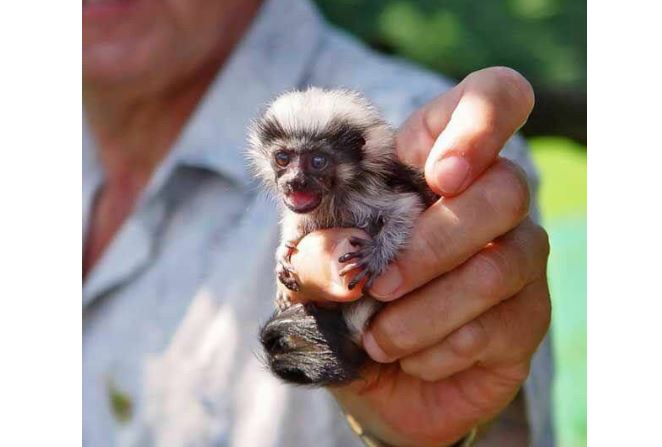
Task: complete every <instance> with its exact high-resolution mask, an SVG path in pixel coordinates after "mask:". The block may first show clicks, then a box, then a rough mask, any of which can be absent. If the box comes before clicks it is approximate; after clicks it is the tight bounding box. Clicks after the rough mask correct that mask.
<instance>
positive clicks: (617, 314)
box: [588, 0, 662, 447]
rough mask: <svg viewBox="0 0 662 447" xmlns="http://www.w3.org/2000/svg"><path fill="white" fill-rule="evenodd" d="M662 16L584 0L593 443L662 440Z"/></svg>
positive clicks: (637, 6)
mask: <svg viewBox="0 0 662 447" xmlns="http://www.w3.org/2000/svg"><path fill="white" fill-rule="evenodd" d="M660 12H661V11H660V6H659V4H658V3H657V2H650V1H644V0H635V1H628V2H606V1H604V0H592V1H590V2H589V11H588V17H589V28H588V29H589V40H588V43H589V64H588V73H589V83H588V100H589V110H588V118H589V120H588V135H589V142H588V148H589V149H588V151H589V157H588V158H589V185H588V196H589V198H588V200H589V204H588V218H589V225H588V264H589V265H588V320H589V322H588V371H589V377H588V434H589V436H588V439H589V445H590V446H597V447H601V446H611V445H615V446H621V445H631V446H639V445H641V446H648V445H651V446H652V445H660V443H661V442H662V440H661V439H662V437H661V435H660V433H659V428H660V424H661V422H660V416H661V415H662V411H661V410H660V404H661V403H662V393H661V392H660V389H661V382H662V361H661V360H660V357H661V354H662V347H661V346H660V344H661V342H662V336H661V334H660V329H661V328H662V306H661V303H662V286H661V285H660V280H662V262H661V261H660V254H661V250H662V246H661V243H660V242H661V241H662V235H661V234H660V233H661V232H662V218H661V210H662V198H661V196H662V159H661V157H660V153H661V151H662V143H661V138H660V132H661V131H662V113H661V111H660V110H661V107H662V93H661V92H662V71H661V67H660V59H661V58H660V54H662V25H661V24H660V17H661V16H662V14H661V13H660Z"/></svg>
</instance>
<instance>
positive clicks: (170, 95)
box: [83, 55, 225, 184]
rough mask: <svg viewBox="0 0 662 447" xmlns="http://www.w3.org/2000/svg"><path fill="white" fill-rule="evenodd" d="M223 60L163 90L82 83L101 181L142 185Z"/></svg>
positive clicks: (173, 139)
mask: <svg viewBox="0 0 662 447" xmlns="http://www.w3.org/2000/svg"><path fill="white" fill-rule="evenodd" d="M224 59H225V57H224V55H219V57H215V58H213V60H211V61H210V62H209V63H208V64H206V66H205V67H202V68H201V69H200V70H197V71H196V72H194V73H191V74H190V75H189V76H187V77H186V78H183V79H181V80H179V81H177V82H172V83H170V84H169V85H168V86H167V87H165V88H161V89H158V90H152V91H149V90H148V89H142V88H141V86H140V85H121V86H113V87H112V88H109V87H108V86H95V85H84V87H83V103H84V107H85V115H86V119H87V122H88V125H89V126H90V129H91V131H92V133H93V135H94V138H95V142H96V145H97V151H98V156H99V160H100V163H101V165H102V168H103V170H104V172H105V177H106V182H107V183H115V182H116V181H122V182H126V181H129V182H130V183H140V184H144V183H145V182H146V181H147V180H148V179H149V177H150V175H151V173H152V172H153V171H154V169H155V168H156V166H157V165H158V164H159V163H160V161H161V160H163V158H164V157H165V156H166V155H167V153H168V151H169V150H170V148H171V146H172V145H173V143H174V141H175V140H176V138H177V137H178V135H179V134H180V132H181V130H182V128H183V127H184V125H185V124H186V122H187V120H188V119H189V117H190V116H191V114H192V113H193V111H194V110H195V108H196V106H197V104H198V103H199V102H200V99H201V98H202V96H203V95H204V93H205V91H206V90H207V88H208V87H209V84H210V83H211V82H212V81H213V79H214V77H215V75H216V73H217V71H218V70H219V69H220V67H221V65H222V63H223V61H224Z"/></svg>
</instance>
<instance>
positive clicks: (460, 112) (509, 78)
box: [397, 67, 534, 196]
mask: <svg viewBox="0 0 662 447" xmlns="http://www.w3.org/2000/svg"><path fill="white" fill-rule="evenodd" d="M533 104H534V95H533V89H532V88H531V85H530V84H529V82H528V81H527V80H526V79H525V78H524V77H523V76H522V75H520V74H519V73H517V72H516V71H514V70H512V69H509V68H505V67H492V68H487V69H484V70H480V71H477V72H474V73H472V74H470V75H469V76H467V77H466V78H465V79H464V80H463V81H462V82H460V83H459V84H458V85H457V86H456V87H454V88H453V89H451V90H450V91H448V92H447V93H445V94H443V95H441V96H439V97H437V98H435V99H434V100H432V101H431V102H429V103H428V104H426V105H425V106H424V107H423V108H421V109H420V110H418V111H417V112H415V113H414V114H413V115H412V116H411V117H410V118H409V119H408V120H407V121H406V122H405V123H404V124H403V126H402V127H401V129H400V131H399V132H398V136H397V151H398V156H399V157H400V159H401V160H403V161H404V162H406V163H409V164H411V165H414V166H417V167H419V168H423V167H424V168H425V178H426V180H427V182H428V185H429V186H430V187H431V188H432V189H433V190H434V191H435V192H436V193H437V194H439V195H443V196H454V195H457V194H459V193H460V192H462V191H463V190H465V189H466V188H467V187H468V186H469V185H470V184H471V183H472V182H473V181H474V180H475V179H476V178H478V177H479V176H480V175H481V174H482V173H483V172H484V171H485V169H487V167H488V166H490V165H491V164H492V162H493V161H494V160H495V159H496V157H497V155H498V154H499V152H500V151H501V149H502V148H503V146H504V145H505V144H506V142H507V141H508V139H509V138H510V137H511V136H512V135H513V134H514V133H515V132H516V131H517V130H518V129H519V128H520V127H521V126H522V125H523V124H524V123H525V122H526V120H527V118H528V116H529V114H530V113H531V110H532V109H533Z"/></svg>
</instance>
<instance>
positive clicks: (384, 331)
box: [371, 307, 416, 359]
mask: <svg viewBox="0 0 662 447" xmlns="http://www.w3.org/2000/svg"><path fill="white" fill-rule="evenodd" d="M390 310H391V309H390V308H389V307H386V308H385V309H384V310H383V311H382V312H381V313H380V314H379V315H378V316H377V318H376V319H375V321H374V322H373V323H372V325H371V331H372V333H373V335H374V337H375V339H376V340H377V343H378V344H379V346H380V347H381V348H382V350H383V351H384V353H385V354H386V355H387V356H388V357H390V358H394V359H397V358H399V357H401V356H402V355H403V354H404V353H407V352H409V351H410V350H411V348H412V347H413V346H414V345H415V343H416V338H415V334H414V333H413V331H412V330H411V328H410V327H409V325H407V324H406V322H405V321H404V319H403V318H400V317H399V316H398V315H397V314H396V313H395V312H391V311H390Z"/></svg>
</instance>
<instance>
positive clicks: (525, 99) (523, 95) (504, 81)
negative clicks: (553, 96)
mask: <svg viewBox="0 0 662 447" xmlns="http://www.w3.org/2000/svg"><path fill="white" fill-rule="evenodd" d="M488 70H489V71H490V73H491V74H492V75H493V76H494V78H495V82H497V83H499V85H500V86H501V87H502V88H503V89H504V92H505V94H506V95H508V97H509V98H512V100H514V101H516V102H517V103H518V104H521V105H522V107H523V108H524V109H525V110H526V112H527V113H528V112H530V111H531V109H533V106H534V103H535V93H534V91H533V86H532V85H531V83H530V82H529V81H528V80H527V79H526V78H525V77H524V76H522V75H521V74H520V73H519V72H518V71H517V70H514V69H512V68H509V67H491V68H489V69H488Z"/></svg>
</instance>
